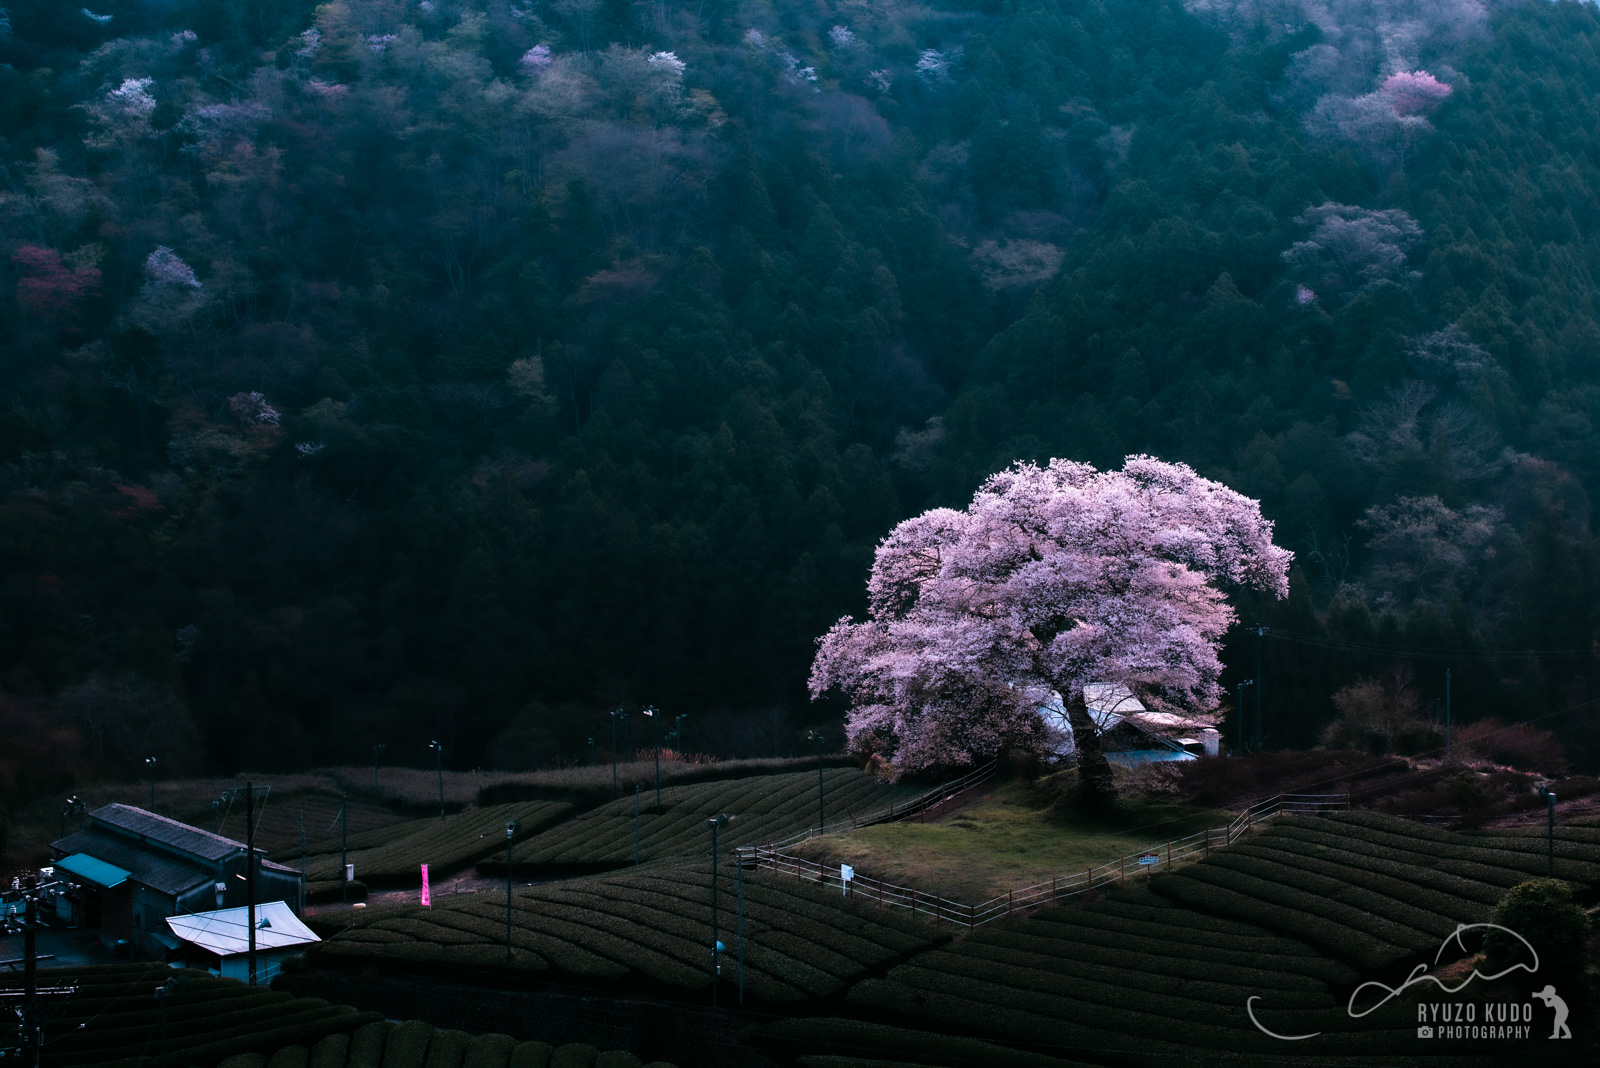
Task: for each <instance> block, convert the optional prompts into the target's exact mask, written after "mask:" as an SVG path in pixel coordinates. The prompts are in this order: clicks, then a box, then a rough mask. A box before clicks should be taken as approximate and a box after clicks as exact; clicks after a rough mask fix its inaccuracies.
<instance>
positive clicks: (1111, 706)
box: [1039, 682, 1222, 765]
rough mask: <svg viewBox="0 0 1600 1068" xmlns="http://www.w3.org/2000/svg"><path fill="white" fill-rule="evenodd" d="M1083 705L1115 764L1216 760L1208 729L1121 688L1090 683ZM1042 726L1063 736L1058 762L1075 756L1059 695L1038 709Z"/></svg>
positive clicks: (1217, 745)
mask: <svg viewBox="0 0 1600 1068" xmlns="http://www.w3.org/2000/svg"><path fill="white" fill-rule="evenodd" d="M1083 701H1084V704H1085V705H1086V706H1088V710H1089V716H1090V718H1091V719H1093V720H1094V722H1095V724H1096V726H1098V727H1099V728H1100V731H1101V733H1102V734H1103V735H1104V736H1105V748H1106V759H1107V760H1109V761H1111V763H1113V764H1124V765H1134V764H1153V763H1158V762H1162V761H1172V760H1194V759H1195V758H1196V757H1199V756H1216V755H1217V753H1218V752H1219V751H1220V749H1221V740H1222V736H1221V734H1220V733H1219V732H1218V731H1217V729H1216V728H1215V727H1213V726H1211V725H1210V724H1208V723H1204V722H1201V721H1199V720H1193V719H1189V718H1186V717H1184V716H1179V715H1175V714H1173V713H1171V712H1156V711H1154V710H1152V709H1149V708H1146V707H1145V705H1144V702H1142V701H1140V700H1139V698H1138V697H1137V696H1136V695H1135V694H1134V692H1133V691H1132V690H1130V689H1129V688H1128V687H1127V686H1126V685H1124V684H1123V683H1120V682H1090V683H1086V684H1085V685H1084V687H1083ZM1039 711H1040V713H1041V714H1042V715H1043V716H1044V721H1045V724H1046V725H1047V726H1049V727H1052V728H1054V729H1055V730H1057V731H1058V732H1060V734H1061V735H1062V740H1061V742H1059V743H1058V744H1057V746H1056V749H1055V753H1056V756H1058V757H1070V756H1071V755H1072V753H1073V744H1072V727H1071V725H1070V724H1069V723H1068V722H1067V712H1066V708H1065V707H1064V706H1063V705H1062V702H1061V695H1060V694H1057V693H1053V692H1052V693H1051V694H1050V700H1049V702H1048V703H1047V704H1045V705H1042V706H1041V707H1040V709H1039Z"/></svg>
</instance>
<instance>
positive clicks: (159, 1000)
mask: <svg viewBox="0 0 1600 1068" xmlns="http://www.w3.org/2000/svg"><path fill="white" fill-rule="evenodd" d="M177 986H178V981H177V980H176V979H168V980H167V981H166V982H164V983H162V984H161V985H160V986H158V987H156V1008H157V1010H158V1012H157V1015H158V1017H159V1019H160V1030H161V1068H167V998H168V996H170V995H171V993H172V992H173V991H174V990H176V989H177Z"/></svg>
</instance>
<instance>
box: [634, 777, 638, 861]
mask: <svg viewBox="0 0 1600 1068" xmlns="http://www.w3.org/2000/svg"><path fill="white" fill-rule="evenodd" d="M633 866H634V867H636V868H637V867H638V866H639V784H638V783H634V784H633Z"/></svg>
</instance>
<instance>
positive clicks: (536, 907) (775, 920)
mask: <svg viewBox="0 0 1600 1068" xmlns="http://www.w3.org/2000/svg"><path fill="white" fill-rule="evenodd" d="M720 882H721V923H720V929H721V932H722V934H721V937H722V941H723V942H724V943H725V944H726V945H727V947H728V950H727V953H726V954H725V955H724V958H723V977H724V982H725V983H726V984H728V990H729V996H730V997H731V994H732V984H733V982H734V981H735V979H736V974H737V960H738V958H737V948H738V939H737V937H736V936H737V922H738V921H737V901H736V898H735V892H734V891H735V883H734V872H733V868H732V866H731V865H724V867H723V870H722V877H721V881H720ZM351 919H352V920H353V922H354V926H353V927H351V928H350V929H349V930H346V931H343V932H342V933H340V934H338V935H337V936H336V937H334V938H332V939H330V940H328V941H325V942H322V943H320V944H319V945H317V946H315V947H313V948H312V951H311V953H310V958H311V963H312V964H313V965H327V966H338V965H340V964H350V965H369V964H373V963H381V962H385V961H392V962H405V963H407V964H411V965H424V966H432V967H433V969H434V971H433V974H437V975H440V976H444V977H449V976H465V975H467V974H469V973H478V974H481V973H482V971H483V970H484V969H505V968H509V969H511V970H514V971H516V972H520V973H538V974H541V975H545V976H548V977H550V978H554V979H562V980H568V981H577V982H586V983H596V984H601V983H603V984H605V986H606V987H607V989H611V990H615V989H617V988H618V987H619V986H621V985H626V986H628V987H630V988H634V989H643V990H647V991H656V992H661V993H677V994H683V993H686V992H694V991H704V990H706V989H707V988H708V987H709V985H710V983H711V975H712V971H711V953H710V948H711V869H710V865H709V864H701V865H666V864H661V865H652V866H650V867H647V868H640V869H638V870H636V871H628V872H626V873H613V874H610V875H601V876H590V877H587V878H583V879H574V880H571V881H568V882H563V883H552V884H544V885H540V886H535V887H530V888H524V889H519V890H518V891H516V893H515V895H514V898H513V917H512V920H513V926H512V945H513V953H512V959H511V961H510V963H509V964H508V963H507V960H506V950H505V935H506V928H505V899H504V897H503V896H502V895H500V894H487V893H485V894H476V895H471V896H467V895H462V896H461V897H459V898H454V899H452V900H450V902H449V903H448V904H445V905H442V906H435V907H434V908H431V909H422V908H416V907H411V906H404V907H390V908H383V909H368V910H366V911H365V913H363V914H362V915H360V916H355V917H352V918H351ZM942 941H944V936H943V935H942V934H941V933H940V932H937V931H935V930H934V929H933V928H931V927H929V926H927V925H926V924H924V923H922V922H921V921H919V920H917V919H916V918H914V917H912V916H910V915H908V914H905V913H901V912H898V911H895V910H889V909H880V908H877V907H876V906H873V905H868V904H865V903H857V902H843V901H841V900H840V898H839V897H838V896H837V895H836V894H833V893H829V892H828V891H826V890H823V889H821V888H819V887H817V886H815V885H813V884H810V883H804V882H801V881H799V880H797V879H786V878H783V877H780V876H773V875H756V874H754V873H746V878H745V965H744V968H745V970H744V977H745V990H746V997H747V999H753V1000H755V1001H761V1002H768V1003H778V1002H797V1001H803V1000H806V999H810V998H822V997H827V996H830V995H833V994H837V993H840V992H842V991H844V990H845V989H846V988H847V987H848V986H849V985H850V984H851V983H852V982H854V981H855V980H856V979H859V978H860V977H862V976H863V975H865V974H866V973H867V972H869V971H871V970H872V969H875V968H881V967H884V966H886V965H888V964H891V963H893V962H895V961H897V960H901V959H904V958H906V957H908V956H910V955H911V954H914V953H917V952H919V951H921V950H924V949H927V948H930V947H932V946H934V945H936V944H938V943H940V942H942Z"/></svg>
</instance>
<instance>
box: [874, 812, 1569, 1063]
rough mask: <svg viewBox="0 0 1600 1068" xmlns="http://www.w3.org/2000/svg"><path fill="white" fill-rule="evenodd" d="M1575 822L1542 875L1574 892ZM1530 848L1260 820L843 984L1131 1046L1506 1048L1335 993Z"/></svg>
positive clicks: (1411, 1013)
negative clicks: (1423, 1036) (1249, 829)
mask: <svg viewBox="0 0 1600 1068" xmlns="http://www.w3.org/2000/svg"><path fill="white" fill-rule="evenodd" d="M1592 833H1593V832H1592V831H1578V832H1577V833H1570V834H1567V835H1565V836H1563V837H1562V838H1560V839H1558V840H1557V842H1556V875H1557V876H1558V877H1560V878H1565V879H1568V880H1571V881H1574V882H1575V883H1577V884H1579V886H1580V889H1582V890H1587V888H1588V886H1592V885H1593V884H1595V883H1597V882H1600V863H1596V851H1595V847H1594V845H1593V843H1592V842H1591V841H1589V840H1588V839H1589V838H1590V837H1591V836H1592ZM1543 846H1544V843H1543V841H1542V840H1541V839H1539V838H1537V837H1534V836H1521V835H1470V836H1469V835H1464V834H1454V833H1451V832H1447V831H1441V830H1436V829H1432V828H1428V827H1423V826H1421V825H1418V824H1414V823H1410V822H1407V821H1405V820H1401V819H1397V818H1393V817H1386V816H1379V815H1376V814H1371V813H1359V812H1358V813H1339V814H1335V815H1332V816H1326V817H1320V818H1319V817H1301V816H1285V817H1280V818H1278V819H1276V820H1274V821H1273V822H1272V823H1271V824H1270V825H1268V826H1266V827H1264V828H1262V829H1261V830H1259V831H1258V832H1256V833H1254V834H1252V835H1250V836H1248V837H1246V838H1245V839H1244V840H1243V841H1241V842H1238V843H1236V844H1235V845H1233V846H1230V847H1229V848H1227V849H1224V850H1219V851H1217V852H1215V853H1213V854H1212V856H1211V857H1210V858H1209V859H1207V860H1204V861H1201V862H1199V863H1197V864H1193V865H1190V866H1188V867H1186V868H1183V869H1181V870H1179V871H1176V872H1171V873H1162V874H1158V875H1155V876H1153V877H1151V878H1150V879H1149V880H1148V882H1147V883H1144V884H1142V885H1139V884H1135V885H1134V886H1132V887H1122V888H1118V889H1116V890H1113V891H1112V892H1111V893H1110V895H1109V896H1108V897H1107V898H1106V899H1105V900H1104V901H1101V902H1098V903H1094V904H1090V905H1086V906H1083V907H1076V908H1071V907H1069V908H1059V909H1048V910H1044V911H1041V912H1039V913H1037V914H1035V916H1034V917H1032V918H1030V919H1026V920H1013V921H1007V922H1004V923H1000V924H995V925H990V926H985V927H981V928H978V929H977V930H976V931H974V932H973V933H972V934H971V935H970V936H967V937H966V938H964V939H962V940H961V941H959V942H957V943H953V944H950V945H947V946H943V947H940V948H937V949H934V950H930V951H928V952H925V953H921V954H919V955H918V956H916V957H915V958H913V959H912V960H910V961H908V962H906V963H904V964H902V965H899V966H898V967H896V968H894V969H892V970H891V971H890V972H889V973H888V974H887V976H886V977H885V978H883V979H867V980H864V981H862V982H860V983H857V984H856V985H855V986H854V987H853V988H852V989H851V991H850V994H849V1001H850V1002H851V1003H852V1004H853V1005H855V1006H856V1007H857V1008H858V1009H859V1010H860V1011H861V1013H862V1014H863V1015H869V1014H870V1015H871V1016H872V1017H873V1018H874V1019H885V1018H887V1019H903V1020H907V1021H909V1022H911V1023H912V1025H913V1026H921V1027H930V1028H934V1027H939V1026H940V1025H941V1024H943V1025H946V1026H948V1024H949V1022H950V1021H961V1022H962V1026H961V1030H962V1031H965V1032H967V1033H970V1034H975V1035H977V1036H979V1037H988V1038H991V1039H993V1040H996V1041H1003V1042H1008V1043H1012V1044H1025V1045H1027V1046H1028V1047H1029V1048H1031V1049H1033V1050H1036V1051H1046V1052H1057V1053H1059V1054H1061V1055H1063V1056H1067V1055H1076V1056H1085V1055H1092V1056H1093V1057H1095V1058H1096V1059H1098V1058H1099V1057H1101V1056H1111V1057H1114V1058H1130V1059H1132V1060H1133V1061H1134V1062H1136V1063H1143V1062H1145V1061H1148V1062H1149V1063H1152V1064H1170V1063H1183V1062H1185V1061H1187V1060H1196V1059H1197V1060H1199V1061H1200V1062H1206V1061H1210V1060H1214V1059H1215V1060H1220V1059H1223V1058H1225V1057H1227V1058H1232V1057H1243V1058H1246V1059H1249V1058H1256V1059H1258V1060H1259V1061H1260V1062H1262V1063H1270V1064H1291V1063H1313V1062H1315V1058H1317V1057H1333V1056H1341V1057H1353V1058H1381V1059H1382V1061H1383V1063H1386V1064H1395V1063H1401V1060H1399V1059H1397V1058H1403V1057H1405V1056H1406V1055H1415V1054H1419V1053H1427V1054H1439V1053H1450V1054H1453V1055H1458V1056H1462V1057H1467V1058H1469V1062H1470V1058H1471V1057H1473V1056H1479V1055H1481V1056H1484V1057H1488V1058H1489V1062H1492V1063H1497V1064H1499V1063H1509V1062H1508V1061H1506V1060H1504V1058H1507V1057H1510V1056H1511V1055H1512V1054H1513V1052H1514V1049H1513V1047H1512V1044H1508V1043H1506V1042H1498V1043H1495V1042H1490V1043H1485V1042H1484V1041H1483V1040H1461V1041H1460V1042H1458V1043H1451V1042H1441V1041H1437V1040H1435V1041H1433V1042H1430V1044H1429V1046H1428V1047H1427V1048H1426V1049H1419V1047H1418V1045H1417V1039H1416V1019H1415V1010H1413V1009H1411V1008H1410V1007H1409V1006H1402V1005H1401V1003H1400V1002H1398V1001H1397V1002H1393V1003H1391V1004H1389V1005H1387V1006H1385V1007H1383V1008H1381V1009H1379V1010H1378V1011H1376V1012H1374V1013H1372V1014H1371V1015H1368V1016H1365V1017H1363V1018H1360V1019H1352V1018H1351V1017H1350V1016H1349V1014H1348V1012H1347V1011H1346V1002H1347V999H1348V996H1349V992H1350V991H1351V990H1352V989H1353V988H1354V987H1355V986H1356V985H1357V984H1358V983H1359V982H1361V981H1363V980H1365V979H1369V978H1373V977H1375V976H1377V975H1379V974H1383V975H1392V974H1395V973H1396V969H1397V968H1404V967H1406V966H1407V965H1409V964H1411V963H1414V962H1417V961H1428V962H1431V961H1432V960H1433V959H1434V954H1435V952H1436V951H1437V950H1438V949H1439V946H1440V944H1441V943H1442V942H1443V941H1444V939H1445V938H1446V937H1447V936H1448V935H1449V934H1450V933H1451V932H1452V931H1454V929H1455V927H1456V925H1457V923H1472V922H1478V921H1483V920H1487V919H1488V918H1489V915H1490V913H1491V912H1492V910H1493V908H1494V905H1495V903H1496V902H1498V901H1499V900H1500V898H1501V897H1502V896H1503V895H1504V894H1505V892H1506V890H1508V889H1509V888H1510V887H1512V886H1514V885H1516V884H1517V883H1520V882H1523V881H1525V880H1527V879H1529V878H1532V877H1536V876H1541V875H1543V874H1544V873H1545V864H1546V859H1545V856H1544V854H1543ZM1252 996H1254V997H1257V998H1258V999H1259V1000H1258V1001H1256V1003H1255V1016H1256V1018H1257V1019H1258V1020H1259V1021H1260V1022H1261V1024H1262V1025H1263V1026H1265V1027H1266V1028H1268V1029H1270V1030H1272V1031H1274V1032H1276V1033H1279V1034H1289V1035H1307V1034H1313V1033H1318V1034H1319V1035H1320V1037H1316V1038H1311V1039H1306V1040H1304V1041H1298V1042H1295V1043H1294V1045H1293V1046H1292V1047H1290V1046H1288V1045H1287V1044H1286V1043H1283V1042H1281V1041H1279V1040H1277V1039H1273V1038H1270V1037H1268V1036H1267V1035H1265V1034H1263V1033H1262V1032H1261V1031H1260V1030H1259V1029H1258V1028H1257V1026H1256V1025H1255V1024H1254V1023H1253V1022H1252V1021H1251V1020H1250V1017H1249V1015H1248V1014H1247V1012H1246V1003H1247V1001H1248V1000H1249V999H1250V998H1251V997H1252ZM1547 1052H1548V1051H1547ZM1304 1058H1310V1060H1304ZM1367 1063H1371V1062H1370V1061H1368V1062H1367Z"/></svg>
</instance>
